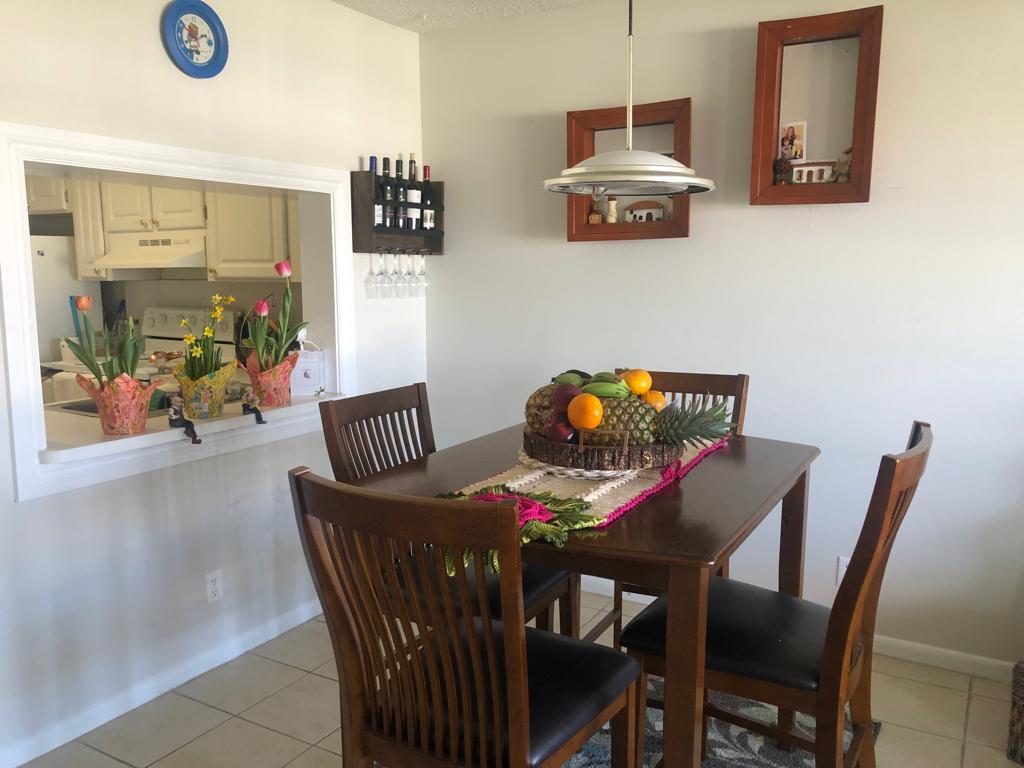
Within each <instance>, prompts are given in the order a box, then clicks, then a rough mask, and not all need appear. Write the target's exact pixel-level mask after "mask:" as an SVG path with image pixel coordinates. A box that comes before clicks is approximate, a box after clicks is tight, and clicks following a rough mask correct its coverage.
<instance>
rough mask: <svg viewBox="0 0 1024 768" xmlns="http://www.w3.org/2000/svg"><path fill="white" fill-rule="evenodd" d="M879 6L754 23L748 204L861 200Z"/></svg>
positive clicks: (867, 170)
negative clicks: (754, 59)
mask: <svg viewBox="0 0 1024 768" xmlns="http://www.w3.org/2000/svg"><path fill="white" fill-rule="evenodd" d="M881 43H882V6H880V5H879V6H875V7H873V8H861V9H859V10H856V11H844V12H842V13H828V14H825V15H823V16H807V17H805V18H802V19H785V20H782V21H762V22H761V23H760V24H759V25H758V31H757V79H756V81H755V84H754V141H753V158H752V160H751V167H750V204H751V205H808V204H812V203H865V202H867V201H868V198H869V196H870V193H871V152H872V144H873V141H874V135H875V101H876V97H877V95H878V61H879V52H880V49H881Z"/></svg>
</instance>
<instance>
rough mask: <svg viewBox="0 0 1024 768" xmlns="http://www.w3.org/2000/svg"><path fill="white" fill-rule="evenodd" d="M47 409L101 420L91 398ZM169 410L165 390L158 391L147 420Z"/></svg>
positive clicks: (51, 406)
mask: <svg viewBox="0 0 1024 768" xmlns="http://www.w3.org/2000/svg"><path fill="white" fill-rule="evenodd" d="M46 408H47V409H49V410H52V411H66V412H68V413H77V414H79V415H81V416H93V417H95V418H97V419H98V418H99V416H100V414H99V409H98V408H97V407H96V401H95V400H93V399H92V398H91V397H90V398H87V399H85V400H70V401H68V402H66V403H55V404H53V405H48V406H46ZM166 410H167V393H166V392H164V391H163V390H160V389H158V390H157V391H156V392H154V393H153V397H151V398H150V400H149V416H148V417H147V418H150V419H151V418H153V417H154V416H159V415H161V414H163V413H164V412H165V411H166Z"/></svg>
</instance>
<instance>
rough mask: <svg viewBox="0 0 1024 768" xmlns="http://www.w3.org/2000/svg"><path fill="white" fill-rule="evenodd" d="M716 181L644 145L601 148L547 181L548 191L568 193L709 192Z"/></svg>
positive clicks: (627, 194)
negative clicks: (646, 148) (609, 150)
mask: <svg viewBox="0 0 1024 768" xmlns="http://www.w3.org/2000/svg"><path fill="white" fill-rule="evenodd" d="M714 188H715V182H713V181H712V180H711V179H704V178H701V177H699V176H697V175H696V173H694V171H693V169H691V168H687V167H686V166H685V165H683V164H682V163H680V162H678V161H676V160H673V159H672V158H671V157H666V156H665V155H661V154H658V153H657V152H647V151H645V150H642V149H616V150H613V151H611V152H602V153H601V154H599V155H594V156H593V157H589V158H587V159H586V160H584V161H582V162H580V163H577V164H576V165H574V166H573V167H572V168H566V169H565V170H563V171H562V175H561V176H559V177H558V178H555V179H548V180H547V181H545V182H544V189H546V190H547V191H548V192H561V193H562V194H568V195H592V194H598V195H602V194H603V195H615V196H617V197H630V196H637V197H650V196H652V195H678V194H691V195H692V194H695V193H697V192H709V191H711V190H713V189H714Z"/></svg>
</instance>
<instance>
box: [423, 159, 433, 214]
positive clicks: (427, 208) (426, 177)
mask: <svg viewBox="0 0 1024 768" xmlns="http://www.w3.org/2000/svg"><path fill="white" fill-rule="evenodd" d="M420 205H422V206H423V210H422V213H423V220H422V222H421V224H422V226H423V229H433V228H434V185H433V184H431V183H430V166H429V165H424V166H423V184H422V185H421V186H420Z"/></svg>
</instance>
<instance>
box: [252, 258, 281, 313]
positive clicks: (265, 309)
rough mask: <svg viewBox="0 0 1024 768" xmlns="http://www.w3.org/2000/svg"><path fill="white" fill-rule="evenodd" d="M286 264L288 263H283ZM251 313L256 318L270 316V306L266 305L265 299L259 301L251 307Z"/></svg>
mask: <svg viewBox="0 0 1024 768" xmlns="http://www.w3.org/2000/svg"><path fill="white" fill-rule="evenodd" d="M284 263H285V264H287V263H288V262H284ZM252 313H253V314H254V315H256V316H257V317H266V316H267V315H269V314H270V304H268V303H267V300H266V299H260V300H259V301H257V302H256V303H255V304H253V305H252Z"/></svg>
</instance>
